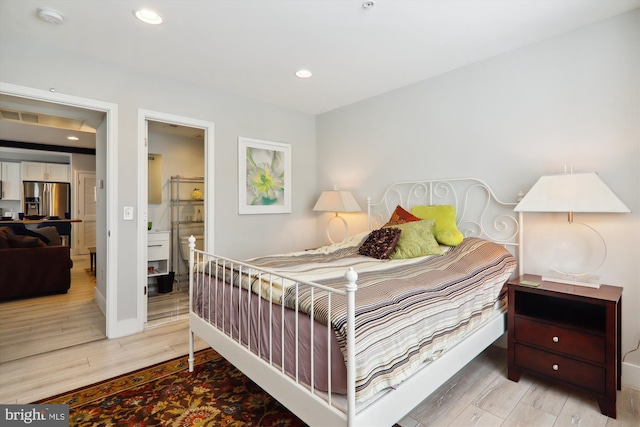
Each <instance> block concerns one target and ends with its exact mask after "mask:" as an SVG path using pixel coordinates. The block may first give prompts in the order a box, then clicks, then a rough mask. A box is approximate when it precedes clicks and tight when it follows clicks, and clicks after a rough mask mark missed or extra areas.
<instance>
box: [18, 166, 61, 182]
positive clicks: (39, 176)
mask: <svg viewBox="0 0 640 427" xmlns="http://www.w3.org/2000/svg"><path fill="white" fill-rule="evenodd" d="M22 180H23V181H52V182H70V180H71V166H70V165H68V164H62V163H42V162H22Z"/></svg>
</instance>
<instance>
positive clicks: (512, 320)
mask: <svg viewBox="0 0 640 427" xmlns="http://www.w3.org/2000/svg"><path fill="white" fill-rule="evenodd" d="M523 280H526V281H532V282H539V283H540V285H539V286H537V287H534V286H528V285H523V284H521V281H523ZM507 286H508V290H509V313H508V330H509V356H508V357H509V372H508V377H509V379H510V380H512V381H518V380H519V379H520V375H521V374H522V372H523V371H529V372H533V373H536V374H538V375H541V376H544V377H547V378H551V379H553V380H558V381H562V382H564V383H566V384H569V385H572V386H575V387H579V388H581V389H584V390H588V391H590V392H593V393H594V394H595V397H596V398H597V400H598V404H599V405H600V411H601V412H602V413H603V414H604V415H607V416H609V417H611V418H615V417H616V390H620V385H621V384H620V369H621V363H622V361H621V355H620V350H621V344H620V341H621V334H620V325H621V310H622V288H620V287H617V286H608V285H602V286H601V287H600V289H594V288H587V287H584V286H575V285H565V284H562V283H555V282H543V281H542V278H541V277H540V276H533V275H524V276H521V277H520V278H519V279H517V280H512V281H509V282H508V283H507Z"/></svg>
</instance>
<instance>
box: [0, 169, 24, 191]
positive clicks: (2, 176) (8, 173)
mask: <svg viewBox="0 0 640 427" xmlns="http://www.w3.org/2000/svg"><path fill="white" fill-rule="evenodd" d="M0 181H2V193H1V194H0V199H1V200H20V163H11V162H0Z"/></svg>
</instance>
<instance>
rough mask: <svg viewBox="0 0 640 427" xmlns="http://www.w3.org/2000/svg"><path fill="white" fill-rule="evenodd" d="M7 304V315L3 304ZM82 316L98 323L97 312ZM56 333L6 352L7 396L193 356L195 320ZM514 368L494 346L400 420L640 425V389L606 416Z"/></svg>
mask: <svg viewBox="0 0 640 427" xmlns="http://www.w3.org/2000/svg"><path fill="white" fill-rule="evenodd" d="M74 262H75V261H74ZM169 305H171V306H173V305H174V304H173V303H169ZM0 311H1V312H2V314H1V315H2V316H4V307H3V306H2V305H0ZM178 317H180V316H178ZM173 320H175V318H174V319H173ZM0 321H1V320H0ZM74 321H75V322H80V323H90V322H91V315H87V318H86V319H83V318H82V317H78V318H75V319H74ZM16 335H20V334H16ZM72 335H73V334H72ZM4 338H5V337H4V336H3V337H2V339H3V341H4ZM12 339H13V340H14V341H15V340H17V338H15V337H14V338H12ZM56 339H57V337H56V335H55V334H54V333H51V336H50V337H46V334H45V335H42V336H41V338H40V339H39V340H37V341H36V342H35V343H33V344H31V345H32V347H33V348H34V350H35V353H34V355H32V356H26V357H22V356H20V357H18V356H12V355H8V356H4V355H3V357H5V358H6V359H8V360H7V361H5V362H2V363H0V403H30V402H33V401H35V400H39V399H43V398H46V397H50V396H53V395H56V394H59V393H63V392H65V391H68V390H72V389H75V388H78V387H82V386H85V385H89V384H92V383H95V382H98V381H102V380H105V379H108V378H112V377H114V376H117V375H121V374H125V373H127V372H131V371H133V370H136V369H140V368H143V367H145V366H149V365H152V364H154V363H158V362H162V361H165V360H169V359H171V358H174V357H178V356H182V355H185V354H187V352H188V323H187V321H186V320H177V321H173V322H170V323H166V322H162V321H157V323H156V324H155V327H150V328H148V329H147V330H145V331H144V332H142V333H139V334H135V335H131V336H127V337H123V338H118V339H110V340H109V339H99V340H93V341H91V342H87V343H84V344H78V345H74V346H71V347H67V348H60V349H51V347H52V345H51V344H50V343H48V341H55V340H56ZM39 346H41V349H40V350H41V351H38V348H37V347H39ZM13 347H14V348H17V347H19V346H13ZM206 347H207V345H206V344H205V343H204V342H203V341H201V340H199V339H198V340H196V348H197V349H202V348H206ZM2 353H4V351H2ZM506 368H507V366H506V350H504V349H502V348H498V347H490V348H489V349H487V350H485V351H484V352H483V353H482V354H481V355H480V356H478V357H477V358H476V359H474V360H473V361H472V362H471V363H470V364H469V365H467V366H466V367H465V368H464V369H463V370H462V371H460V372H459V373H458V374H457V375H456V376H454V377H453V378H451V380H449V381H448V382H447V383H446V384H445V385H443V386H442V387H441V388H440V389H438V390H437V391H436V392H435V393H434V394H433V395H431V396H430V397H429V398H427V399H426V400H425V401H424V402H422V403H421V404H420V405H419V406H418V407H417V408H415V409H414V410H413V411H412V412H411V413H410V414H409V415H408V416H407V417H405V418H404V419H403V420H401V422H400V425H401V426H403V427H416V426H518V425H519V426H582V427H585V426H587V427H588V426H600V427H615V426H629V427H631V426H634V427H637V426H639V425H640V391H636V390H632V389H629V388H626V387H623V390H622V391H621V392H618V405H617V408H618V409H617V410H618V418H617V419H616V420H614V419H611V418H608V417H606V416H604V415H601V414H600V411H599V409H598V405H597V403H596V402H595V400H594V399H593V398H592V397H591V396H589V395H588V394H585V393H582V392H579V391H576V390H574V389H571V388H566V387H562V386H558V385H555V384H552V383H548V382H546V381H544V380H542V379H540V378H536V377H532V376H527V375H526V374H525V375H523V377H522V379H521V380H520V381H519V382H518V383H515V382H512V381H509V380H508V379H507V378H506Z"/></svg>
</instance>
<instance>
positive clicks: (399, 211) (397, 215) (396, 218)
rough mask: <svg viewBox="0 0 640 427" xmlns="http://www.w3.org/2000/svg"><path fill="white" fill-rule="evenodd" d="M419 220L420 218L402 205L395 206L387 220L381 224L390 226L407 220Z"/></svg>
mask: <svg viewBox="0 0 640 427" xmlns="http://www.w3.org/2000/svg"><path fill="white" fill-rule="evenodd" d="M413 221H420V218H418V217H417V216H415V215H414V214H412V213H411V212H408V211H406V210H405V209H404V208H402V206H400V205H398V206H396V209H395V210H394V211H393V213H392V214H391V218H389V221H388V222H387V223H386V224H385V225H383V227H391V226H393V225H398V224H405V223H407V222H413Z"/></svg>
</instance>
